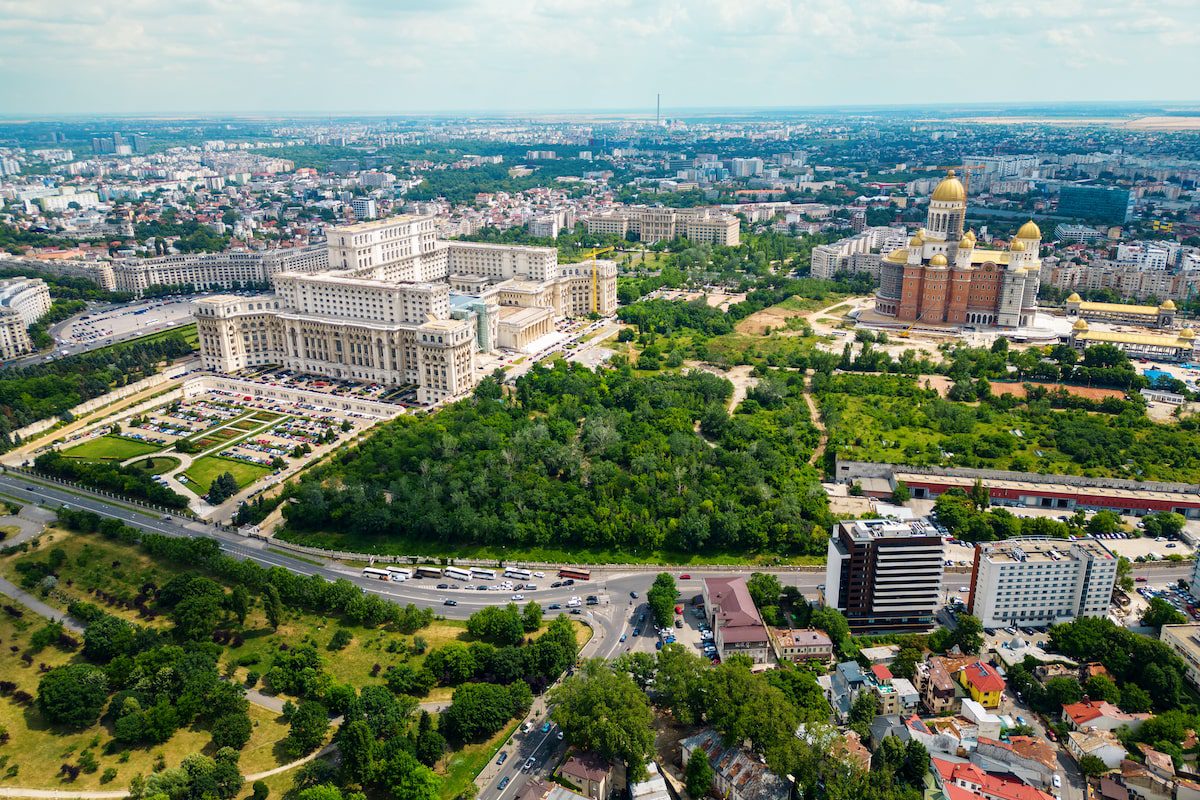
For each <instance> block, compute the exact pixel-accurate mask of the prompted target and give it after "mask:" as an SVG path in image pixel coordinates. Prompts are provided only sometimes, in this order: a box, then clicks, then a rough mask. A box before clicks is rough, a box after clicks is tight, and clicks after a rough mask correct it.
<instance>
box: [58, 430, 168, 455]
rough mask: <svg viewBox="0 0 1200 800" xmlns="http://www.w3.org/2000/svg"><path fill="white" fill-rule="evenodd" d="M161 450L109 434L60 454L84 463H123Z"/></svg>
mask: <svg viewBox="0 0 1200 800" xmlns="http://www.w3.org/2000/svg"><path fill="white" fill-rule="evenodd" d="M161 449H162V445H158V444H154V443H153V442H142V441H138V440H137V439H126V438H125V437H124V436H114V435H111V434H110V435H108V436H97V437H96V438H95V439H88V440H87V441H86V442H81V443H79V444H77V445H75V446H74V447H69V448H67V449H66V450H64V451H62V453H63V455H64V456H66V457H67V458H79V459H83V460H85V461H125V460H126V459H129V458H133V457H134V456H141V455H146V454H148V453H156V452H158V451H159V450H161Z"/></svg>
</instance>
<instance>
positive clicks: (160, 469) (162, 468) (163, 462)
mask: <svg viewBox="0 0 1200 800" xmlns="http://www.w3.org/2000/svg"><path fill="white" fill-rule="evenodd" d="M181 463H182V462H181V461H180V460H179V459H178V458H175V456H153V457H151V458H143V459H142V460H141V461H134V462H133V463H132V464H130V465H129V466H131V467H137V468H138V469H140V470H142V471H143V472H149V473H150V474H151V475H162V474H163V473H165V472H170V471H171V470H173V469H175V468H176V467H178V466H179V465H180V464H181Z"/></svg>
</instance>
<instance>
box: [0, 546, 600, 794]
mask: <svg viewBox="0 0 1200 800" xmlns="http://www.w3.org/2000/svg"><path fill="white" fill-rule="evenodd" d="M53 547H61V548H62V549H63V550H64V551H65V552H66V553H67V559H66V561H65V562H64V563H63V565H62V567H61V568H60V569H59V573H58V574H59V587H58V589H56V591H55V592H54V594H52V595H51V596H50V597H48V598H47V601H46V602H48V603H50V604H51V605H53V606H55V607H56V608H61V609H63V610H64V611H65V610H66V608H67V606H68V605H69V604H70V602H71V601H72V600H82V599H86V600H88V601H89V602H93V603H98V604H100V605H102V606H103V607H104V609H105V611H107V612H108V613H110V614H114V615H116V616H119V617H123V618H125V619H128V620H130V621H131V622H136V623H138V624H139V625H146V626H150V627H164V626H169V624H170V623H169V622H168V621H167V620H166V619H165V618H163V617H158V618H156V619H154V620H147V619H145V618H144V617H141V616H139V614H138V612H137V610H136V609H133V608H125V607H123V606H121V605H119V604H107V603H104V602H103V601H101V600H100V599H98V598H97V597H96V596H94V595H93V591H94V590H97V589H99V590H101V591H103V592H104V593H105V594H107V595H109V596H112V597H116V598H121V599H132V598H134V597H136V596H137V594H138V591H139V587H141V586H143V585H144V584H146V583H153V584H155V585H157V586H162V585H164V584H165V583H166V582H167V581H168V580H170V579H171V578H172V577H173V576H175V575H177V574H179V572H180V570H176V569H173V568H172V567H171V566H169V565H166V566H164V565H163V564H161V563H158V562H155V561H153V560H152V559H150V558H148V557H147V556H144V555H142V554H141V553H140V552H138V550H137V549H135V548H133V547H129V546H127V545H122V544H118V543H115V542H111V541H108V540H106V539H103V538H101V537H99V536H89V535H85V534H76V533H71V532H68V531H61V530H57V529H51V530H49V531H47V532H46V533H45V534H43V536H42V537H41V539H40V549H41V550H49V549H50V548H53ZM24 555H25V554H19V555H14V556H9V557H7V558H3V559H2V560H0V572H2V574H3V575H4V577H6V578H8V579H9V580H10V581H14V582H19V580H20V575H19V574H18V573H17V572H16V569H15V568H14V564H15V562H16V561H17V560H19V559H20V558H21V557H24ZM341 627H344V628H346V629H347V630H348V631H350V634H351V636H352V637H353V638H352V639H351V642H350V644H349V645H348V646H347V647H345V648H344V649H342V650H337V651H331V650H329V649H328V644H329V640H330V638H331V637H332V636H333V633H334V631H336V630H337V629H338V628H341ZM245 630H246V635H245V641H244V642H243V643H242V644H241V645H239V646H237V647H230V648H227V650H226V654H225V656H224V662H223V664H222V671H223V672H225V671H227V670H228V671H229V672H230V673H231V674H234V675H236V676H237V677H238V678H239V679H244V678H245V677H246V675H247V673H248V672H250V671H251V670H255V671H258V672H260V673H262V672H266V670H267V668H269V667H270V664H271V659H272V658H273V656H274V654H275V653H276V652H277V651H278V650H279V647H280V645H282V644H286V645H288V646H289V647H294V646H296V645H297V644H299V643H301V642H311V643H312V644H314V645H315V646H316V648H317V650H318V652H320V653H321V655H322V657H323V658H324V660H325V668H326V670H327V671H328V672H329V673H330V674H331V675H332V676H333V677H334V679H335V680H337V681H338V682H343V683H351V684H353V685H354V686H356V687H362V686H368V685H372V684H382V683H383V682H384V678H383V676H384V674H385V673H386V672H387V669H388V667H390V666H393V665H395V664H400V663H408V664H411V665H413V666H414V667H419V666H420V664H421V662H422V661H424V654H422V653H417V652H416V648H415V646H414V640H415V638H416V637H420V638H421V639H423V640H424V641H425V643H426V648H427V649H433V648H436V647H440V646H442V645H444V644H446V643H447V642H452V641H462V642H469V641H471V639H470V637H469V636H468V635H467V630H466V623H465V622H462V621H459V620H436V621H435V622H434V623H433V624H432V625H430V626H429V627H427V628H423V629H421V630H419V631H417V632H416V633H415V634H401V633H395V632H392V631H386V630H382V629H379V628H364V627H362V626H359V625H353V624H348V623H343V622H342V621H341V620H339V619H338V618H337V617H336V616H323V615H318V614H311V613H306V612H300V611H292V610H289V611H287V612H286V614H285V618H284V620H283V623H282V624H281V625H280V627H279V630H277V631H272V630H271V628H270V626H269V625H268V624H267V619H266V615H265V614H264V613H263V610H262V608H261V605H260V604H259V602H258V601H257V600H255V602H254V604H253V605H252V607H251V609H250V613H249V614H248V615H247V617H246V625H245ZM576 636H577V639H578V641H579V644H580V646H581V647H582V646H583V645H584V644H585V643H586V642H587V641H588V639H589V638H590V637H591V629H590V628H588V627H587V626H586V625H584V624H583V623H580V622H576ZM5 641H6V639H5ZM2 663H3V662H2V661H0V665H2ZM377 664H378V665H379V669H378V670H376V669H375V665H377ZM373 672H374V673H375V674H374V675H373V674H372V673H373ZM0 674H2V673H0ZM452 691H453V690H452V689H451V688H449V687H438V688H435V689H434V691H433V692H432V693H431V694H430V697H429V699H431V700H438V699H449V696H450V693H451V692H452ZM3 752H4V751H3V750H2V749H0V754H2V753H3ZM0 774H2V773H0ZM0 785H2V784H0Z"/></svg>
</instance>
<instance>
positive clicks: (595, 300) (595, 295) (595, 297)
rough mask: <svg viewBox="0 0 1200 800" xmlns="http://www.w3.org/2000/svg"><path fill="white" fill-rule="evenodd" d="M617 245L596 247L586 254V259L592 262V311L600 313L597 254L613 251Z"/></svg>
mask: <svg viewBox="0 0 1200 800" xmlns="http://www.w3.org/2000/svg"><path fill="white" fill-rule="evenodd" d="M616 249H617V248H615V247H594V248H592V249H591V250H589V251H588V254H587V255H586V256H584V261H591V262H592V313H593V314H598V313H600V267H599V266H598V265H597V264H596V256H602V255H604V254H605V253H611V252H613V251H614V250H616Z"/></svg>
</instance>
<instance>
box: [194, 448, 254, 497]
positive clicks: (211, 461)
mask: <svg viewBox="0 0 1200 800" xmlns="http://www.w3.org/2000/svg"><path fill="white" fill-rule="evenodd" d="M223 472H229V473H231V474H232V475H233V478H234V480H236V481H237V485H238V488H239V489H244V488H246V487H247V486H249V485H250V484H252V483H254V482H255V481H257V480H258V479H260V478H262V477H263V476H264V475H270V474H271V469H270V467H261V466H259V465H258V464H248V463H246V462H245V461H237V460H235V459H232V458H223V457H221V456H204V457H202V458H198V459H196V460H195V461H193V462H192V465H191V466H190V467H188V468H187V470H186V471H185V472H184V473H183V474H184V475H186V476H187V477H188V479H189V480H191V481H193V482H194V483H195V484H196V485H197V486H200V487H201V488H202V489H203V491H204V492H207V491H208V488H209V487H210V486H211V485H212V482H213V481H214V480H216V478H217V476H218V475H220V474H221V473H223Z"/></svg>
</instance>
